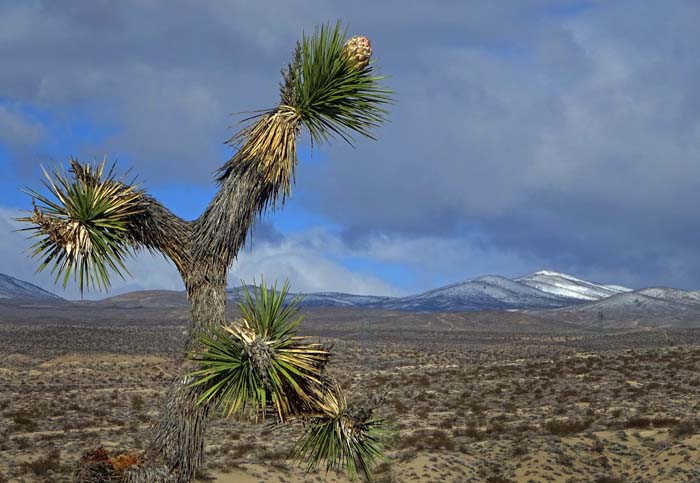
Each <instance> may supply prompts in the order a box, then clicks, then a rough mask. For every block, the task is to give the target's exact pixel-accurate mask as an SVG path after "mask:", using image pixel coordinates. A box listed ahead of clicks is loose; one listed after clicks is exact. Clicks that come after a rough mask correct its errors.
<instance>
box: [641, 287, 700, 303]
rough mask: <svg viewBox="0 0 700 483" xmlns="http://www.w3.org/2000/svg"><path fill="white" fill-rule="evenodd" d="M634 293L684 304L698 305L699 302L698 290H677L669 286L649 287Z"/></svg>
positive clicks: (699, 292)
mask: <svg viewBox="0 0 700 483" xmlns="http://www.w3.org/2000/svg"><path fill="white" fill-rule="evenodd" d="M635 293H638V294H641V295H646V296H647V297H654V298H657V299H663V300H671V301H673V302H680V303H684V304H692V305H698V304H700V290H693V291H691V290H679V289H677V288H669V287H651V288H644V289H642V290H637V291H636V292H635Z"/></svg>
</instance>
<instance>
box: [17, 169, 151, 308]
mask: <svg viewBox="0 0 700 483" xmlns="http://www.w3.org/2000/svg"><path fill="white" fill-rule="evenodd" d="M70 165H71V167H70V171H69V173H67V172H66V171H65V170H64V169H63V168H61V167H56V168H55V169H54V171H53V173H51V174H50V173H48V172H47V171H46V170H44V175H45V179H44V180H43V184H44V186H45V187H46V189H47V190H48V195H43V194H41V193H39V192H37V191H34V190H31V189H27V190H25V192H26V193H27V194H29V195H30V196H31V197H32V199H33V203H34V211H33V213H32V215H31V216H28V217H24V218H18V220H19V221H23V222H26V223H30V224H31V225H32V226H30V227H28V228H25V229H24V230H27V231H31V232H33V234H32V236H31V238H36V239H37V241H36V242H35V243H34V244H33V245H32V247H31V249H30V254H31V256H33V257H39V258H41V264H40V266H39V268H38V270H37V271H42V270H44V269H46V268H47V267H51V273H54V274H55V275H56V282H58V281H59V280H62V283H63V286H64V287H66V286H67V284H68V281H69V280H70V279H71V276H72V277H73V279H74V280H75V281H76V282H77V284H78V287H79V289H80V292H81V294H82V293H83V292H84V291H85V290H87V289H90V288H94V289H97V290H107V289H108V288H109V286H110V272H114V273H116V274H117V275H119V276H120V277H122V278H124V274H128V273H129V272H128V270H127V269H126V266H125V264H124V262H125V260H126V259H127V258H128V257H129V256H130V255H131V254H132V250H131V245H130V244H129V242H128V237H127V236H126V235H127V230H128V220H129V218H130V217H131V216H133V215H135V214H137V213H139V200H140V199H141V196H142V195H143V192H142V191H141V190H139V189H137V188H136V187H135V186H133V184H128V183H124V182H123V181H121V180H119V179H117V178H116V175H115V173H114V165H112V167H111V169H109V170H106V169H105V161H102V162H101V163H92V164H85V165H81V164H80V163H78V162H77V161H75V160H70Z"/></svg>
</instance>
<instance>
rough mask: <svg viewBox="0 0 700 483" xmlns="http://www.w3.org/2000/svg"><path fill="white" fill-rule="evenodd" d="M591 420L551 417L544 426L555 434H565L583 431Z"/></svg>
mask: <svg viewBox="0 0 700 483" xmlns="http://www.w3.org/2000/svg"><path fill="white" fill-rule="evenodd" d="M592 422H593V421H591V420H590V419H553V420H551V421H547V422H546V423H545V424H544V428H545V429H546V430H547V431H549V432H550V433H552V434H554V435H556V436H567V435H569V434H576V433H580V432H581V431H585V430H586V429H588V427H589V426H590V425H591V423H592Z"/></svg>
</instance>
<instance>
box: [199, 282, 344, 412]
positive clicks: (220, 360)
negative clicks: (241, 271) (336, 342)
mask: <svg viewBox="0 0 700 483" xmlns="http://www.w3.org/2000/svg"><path fill="white" fill-rule="evenodd" d="M243 287H244V290H243V297H242V300H241V301H240V302H239V308H240V311H241V314H242V316H241V318H240V319H238V320H237V321H235V322H234V323H232V324H229V325H225V326H221V327H217V328H214V329H213V330H212V332H211V334H210V335H207V336H204V337H200V338H199V342H200V343H201V345H202V347H203V349H202V350H200V351H195V352H193V353H191V354H190V359H191V360H193V361H194V362H195V363H196V364H197V365H198V366H199V369H198V370H196V371H194V372H193V373H192V374H191V376H192V377H193V382H192V383H191V385H192V386H197V387H199V389H200V391H201V392H200V396H199V398H198V403H199V404H202V403H211V404H214V405H216V406H219V407H220V408H221V409H222V411H223V413H224V414H225V415H226V416H231V415H240V416H244V417H248V418H258V417H265V416H266V414H268V413H271V412H274V415H275V417H276V418H277V419H278V420H279V421H285V420H287V419H288V418H290V417H292V416H295V415H297V414H300V413H304V412H308V411H309V410H311V408H313V407H314V405H315V401H316V400H317V399H318V397H319V396H320V395H321V387H322V384H323V378H324V376H323V369H324V366H325V364H326V362H327V360H328V358H329V357H330V353H329V351H328V350H327V349H326V348H324V347H323V346H322V345H321V344H317V343H310V342H308V341H307V340H306V339H305V338H303V337H299V336H297V335H296V333H295V328H296V326H297V325H298V324H299V322H300V320H301V317H299V299H298V298H296V297H295V298H293V299H292V300H291V302H288V303H286V302H285V299H286V298H287V296H288V294H289V284H288V283H285V284H284V285H283V287H282V288H281V289H280V290H277V287H276V285H275V286H273V287H271V288H268V287H267V286H265V284H264V282H263V283H261V284H260V287H256V288H253V289H249V288H248V287H247V286H245V285H243Z"/></svg>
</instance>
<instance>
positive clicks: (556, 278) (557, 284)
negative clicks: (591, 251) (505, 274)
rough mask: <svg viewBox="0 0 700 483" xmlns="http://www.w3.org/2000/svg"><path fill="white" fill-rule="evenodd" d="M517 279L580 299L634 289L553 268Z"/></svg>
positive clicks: (557, 293)
mask: <svg viewBox="0 0 700 483" xmlns="http://www.w3.org/2000/svg"><path fill="white" fill-rule="evenodd" d="M515 281H516V282H519V283H522V284H524V285H527V286H528V287H532V288H535V289H537V290H540V291H542V292H546V293H549V294H552V295H557V296H561V297H566V298H569V299H575V300H579V301H592V300H601V299H604V298H607V297H611V296H613V295H615V294H619V293H625V292H631V291H632V289H630V288H627V287H621V286H619V285H601V284H597V283H593V282H587V281H585V280H581V279H578V278H576V277H572V276H571V275H567V274H565V273H559V272H553V271H551V270H540V271H539V272H535V273H533V274H530V275H526V276H524V277H520V278H516V279H515Z"/></svg>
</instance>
